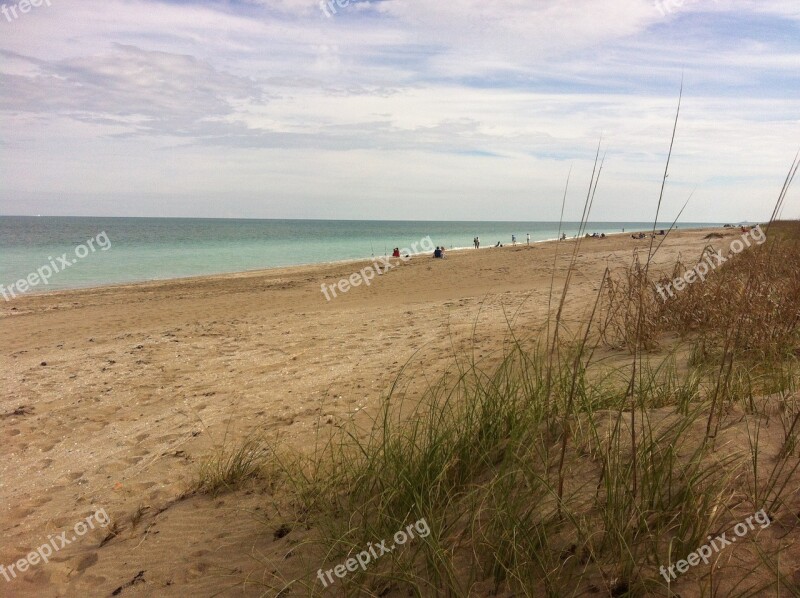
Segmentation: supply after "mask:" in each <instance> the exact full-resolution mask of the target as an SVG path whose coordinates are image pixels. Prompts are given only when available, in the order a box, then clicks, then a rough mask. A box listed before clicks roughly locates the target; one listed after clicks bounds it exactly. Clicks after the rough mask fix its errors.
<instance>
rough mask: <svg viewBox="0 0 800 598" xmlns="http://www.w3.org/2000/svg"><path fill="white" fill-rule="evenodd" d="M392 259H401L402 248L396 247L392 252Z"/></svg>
mask: <svg viewBox="0 0 800 598" xmlns="http://www.w3.org/2000/svg"><path fill="white" fill-rule="evenodd" d="M392 257H400V248H399V247H395V248H394V251H393V252H392Z"/></svg>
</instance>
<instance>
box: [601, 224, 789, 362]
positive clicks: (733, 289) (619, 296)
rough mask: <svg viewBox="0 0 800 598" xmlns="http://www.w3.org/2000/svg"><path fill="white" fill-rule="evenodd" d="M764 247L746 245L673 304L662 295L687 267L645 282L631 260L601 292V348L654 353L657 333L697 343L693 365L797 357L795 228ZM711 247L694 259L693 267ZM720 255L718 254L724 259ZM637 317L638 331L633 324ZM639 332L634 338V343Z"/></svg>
mask: <svg viewBox="0 0 800 598" xmlns="http://www.w3.org/2000/svg"><path fill="white" fill-rule="evenodd" d="M766 235H767V241H766V242H765V243H763V244H762V245H755V244H754V245H753V246H752V247H750V248H749V249H746V250H745V251H743V252H742V253H740V254H738V255H734V256H731V258H730V259H729V261H728V262H726V263H725V264H722V265H721V266H720V267H719V268H717V269H715V270H711V271H710V272H709V274H708V275H707V278H706V280H705V281H700V280H698V281H696V282H694V283H693V284H690V285H687V287H686V288H685V289H684V290H682V291H676V292H675V293H674V295H675V296H674V297H668V299H667V300H666V301H664V300H662V298H661V296H660V295H659V293H658V292H657V290H656V286H655V285H656V284H659V285H661V286H662V287H664V286H665V285H666V284H668V283H669V282H670V281H671V280H673V279H674V278H677V277H678V276H680V275H682V274H683V273H684V272H686V271H687V270H689V269H691V268H692V267H694V264H684V263H681V262H677V263H676V264H675V266H674V269H673V272H672V275H671V276H669V277H667V276H662V277H659V278H655V277H650V276H649V275H648V273H647V270H646V268H645V266H644V264H643V263H642V260H640V259H638V258H637V259H635V260H634V263H633V265H632V266H631V267H630V268H629V269H628V270H627V271H626V273H625V274H624V275H623V276H618V277H616V278H612V279H610V280H609V281H608V283H607V285H606V292H605V301H604V306H603V312H602V316H601V330H602V333H603V338H604V340H605V342H606V343H607V344H609V345H611V346H613V347H625V348H627V349H628V350H631V351H634V350H637V349H645V350H649V349H653V348H655V347H656V346H657V345H658V342H659V337H661V336H662V335H663V334H664V333H670V332H672V333H677V334H679V335H680V336H682V337H692V338H695V339H696V340H697V341H698V347H699V352H698V357H701V358H703V359H704V360H705V359H708V360H712V361H713V358H715V357H716V358H718V357H719V356H720V352H721V351H727V352H729V353H731V352H732V353H733V354H735V355H736V356H737V357H739V358H742V357H746V358H749V359H754V360H761V359H785V358H790V357H797V356H798V355H800V334H799V333H798V331H799V328H798V324H800V222H797V221H793V222H776V223H773V224H772V225H770V226H769V227H767V228H766ZM709 252H713V250H712V249H711V248H710V247H707V248H706V249H704V251H703V255H701V256H698V261H697V263H699V262H700V261H701V260H702V259H703V258H704V257H705V255H706V254H707V253H709ZM723 255H725V252H723ZM640 315H641V327H640V328H639V329H638V330H637V323H638V320H639V317H640ZM637 332H638V335H637Z"/></svg>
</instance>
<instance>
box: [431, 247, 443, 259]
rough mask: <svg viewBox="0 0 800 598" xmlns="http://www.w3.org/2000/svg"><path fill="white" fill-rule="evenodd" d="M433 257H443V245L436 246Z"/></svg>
mask: <svg viewBox="0 0 800 598" xmlns="http://www.w3.org/2000/svg"><path fill="white" fill-rule="evenodd" d="M433 257H435V258H440V257H442V249H441V247H438V246H437V247H436V251H434V252H433Z"/></svg>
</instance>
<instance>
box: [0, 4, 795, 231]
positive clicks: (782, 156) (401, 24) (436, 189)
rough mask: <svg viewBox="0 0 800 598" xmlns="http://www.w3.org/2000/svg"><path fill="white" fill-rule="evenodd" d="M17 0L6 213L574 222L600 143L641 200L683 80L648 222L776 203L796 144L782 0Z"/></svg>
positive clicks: (2, 83)
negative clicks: (323, 1)
mask: <svg viewBox="0 0 800 598" xmlns="http://www.w3.org/2000/svg"><path fill="white" fill-rule="evenodd" d="M28 1H29V0H17V1H16V2H14V1H13V0H0V3H3V2H4V3H3V4H2V6H1V7H0V9H2V10H1V12H0V123H2V133H1V134H0V177H2V178H1V179H0V214H4V215H54V216H56V215H75V216H159V217H173V216H186V217H222V218H320V219H356V220H362V219H363V220H526V221H529V220H533V221H548V220H558V219H559V217H560V214H561V204H562V198H563V197H564V194H565V189H566V197H567V200H566V211H565V218H566V219H567V220H574V219H577V218H579V217H580V214H581V211H582V208H583V202H584V199H585V197H586V193H587V188H588V185H589V181H590V177H591V173H592V169H593V165H594V159H595V155H596V154H597V151H598V147H599V148H600V155H601V157H604V162H603V168H602V171H601V175H600V181H599V184H598V187H597V193H596V196H595V202H594V207H593V211H592V214H591V218H592V219H593V220H602V221H650V220H652V219H653V217H654V216H655V211H656V206H657V203H658V198H659V193H660V189H661V182H662V177H663V175H664V169H665V166H666V160H667V154H668V150H669V146H670V139H671V136H672V129H673V125H674V120H675V115H676V109H677V106H678V97H679V93H680V89H681V85H683V98H682V103H681V111H680V117H679V119H678V126H677V132H676V135H675V145H674V149H673V154H672V161H671V164H670V167H669V175H668V178H667V184H666V189H665V194H664V201H663V204H662V212H661V216H662V217H661V218H660V219H661V220H672V219H673V218H674V217H675V216H676V215H677V214H678V212H679V211H680V209H681V207H682V206H683V205H684V203H685V202H686V201H687V200H689V203H688V205H687V207H686V209H685V211H684V213H683V216H682V217H681V221H684V222H740V221H758V220H763V219H767V218H769V216H770V214H771V212H772V208H773V206H774V203H775V201H776V199H777V197H778V194H779V192H780V189H781V186H782V184H783V181H784V179H785V177H786V173H787V171H788V169H789V166H790V164H791V162H792V159H793V158H794V156H795V154H796V152H797V151H798V149H800V68H799V67H800V3H798V2H797V0H663V1H658V0H656V1H654V0H606V1H604V2H598V1H597V0H437V1H427V2H423V1H421V0H369V1H366V0H362V1H355V0H330V4H329V5H328V4H321V3H320V2H319V0H227V1H225V0H219V1H207V0H173V1H164V0H162V1H154V0H125V1H121V0H36V3H37V4H39V6H32V5H29V4H28V3H27V2H28ZM24 9H27V10H24ZM567 183H569V184H567ZM783 215H784V216H785V217H791V218H798V217H800V191H798V189H797V188H794V189H793V190H792V191H791V192H790V194H789V196H788V198H787V200H786V205H785V209H784V212H783Z"/></svg>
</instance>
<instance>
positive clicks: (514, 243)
mask: <svg viewBox="0 0 800 598" xmlns="http://www.w3.org/2000/svg"><path fill="white" fill-rule="evenodd" d="M511 244H512V245H516V244H517V237H516V235H511Z"/></svg>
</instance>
